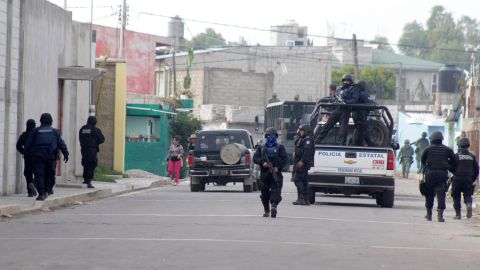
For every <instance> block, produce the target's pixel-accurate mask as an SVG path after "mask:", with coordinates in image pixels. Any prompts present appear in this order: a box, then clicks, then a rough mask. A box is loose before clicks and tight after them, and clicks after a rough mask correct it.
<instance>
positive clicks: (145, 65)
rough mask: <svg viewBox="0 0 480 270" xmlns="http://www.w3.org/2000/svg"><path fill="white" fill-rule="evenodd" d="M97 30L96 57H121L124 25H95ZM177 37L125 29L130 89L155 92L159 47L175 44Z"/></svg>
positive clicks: (140, 92)
mask: <svg viewBox="0 0 480 270" xmlns="http://www.w3.org/2000/svg"><path fill="white" fill-rule="evenodd" d="M93 29H94V30H95V31H96V33H97V43H96V46H97V49H96V55H95V56H96V57H97V58H98V57H101V56H105V57H108V58H121V57H120V29H117V28H112V27H107V26H102V25H94V26H93ZM173 43H174V38H168V37H160V36H154V35H150V34H146V33H139V32H133V31H129V30H126V31H125V60H126V61H127V92H129V93H136V94H147V95H154V94H155V55H156V48H157V47H161V46H172V45H173Z"/></svg>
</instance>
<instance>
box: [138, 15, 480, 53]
mask: <svg viewBox="0 0 480 270" xmlns="http://www.w3.org/2000/svg"><path fill="white" fill-rule="evenodd" d="M140 13H141V14H146V15H150V16H157V17H163V18H173V17H172V16H167V15H162V14H155V13H151V12H145V11H142V12H140ZM182 20H185V21H191V22H197V23H204V24H211V25H218V26H225V27H233V28H239V29H248V30H255V31H261V32H273V33H282V34H293V35H298V33H296V32H289V31H282V30H275V29H264V28H258V27H252V26H242V25H236V24H227V23H219V22H211V21H204V20H197V19H188V18H182ZM304 35H306V36H309V37H317V38H324V39H335V40H343V41H351V39H344V38H336V37H332V36H323V35H316V34H304ZM367 42H368V43H371V44H381V45H390V46H397V47H409V48H414V49H423V50H442V51H450V52H459V53H469V54H470V53H479V51H475V50H458V49H450V48H438V47H419V46H417V45H413V44H405V43H389V42H376V41H368V40H367ZM372 42H373V43H372Z"/></svg>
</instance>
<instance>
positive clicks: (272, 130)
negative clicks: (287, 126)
mask: <svg viewBox="0 0 480 270" xmlns="http://www.w3.org/2000/svg"><path fill="white" fill-rule="evenodd" d="M270 134H275V135H276V136H277V137H278V132H277V129H275V128H274V127H269V128H267V129H265V138H266V137H268V135H270Z"/></svg>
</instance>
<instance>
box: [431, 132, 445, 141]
mask: <svg viewBox="0 0 480 270" xmlns="http://www.w3.org/2000/svg"><path fill="white" fill-rule="evenodd" d="M430 141H432V142H433V141H443V135H442V133H441V132H440V131H435V132H433V133H432V135H430Z"/></svg>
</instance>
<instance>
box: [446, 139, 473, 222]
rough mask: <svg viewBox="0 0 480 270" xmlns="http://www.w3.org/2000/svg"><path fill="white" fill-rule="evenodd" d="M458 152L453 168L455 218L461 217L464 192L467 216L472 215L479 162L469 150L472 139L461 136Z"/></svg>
mask: <svg viewBox="0 0 480 270" xmlns="http://www.w3.org/2000/svg"><path fill="white" fill-rule="evenodd" d="M457 145H458V153H457V154H455V160H456V166H455V167H454V168H453V170H452V173H453V180H452V198H453V208H454V209H455V219H461V218H462V214H461V209H462V203H461V202H460V199H461V197H462V193H463V201H464V202H465V204H466V205H467V218H471V217H472V194H473V189H474V183H475V181H476V179H477V177H478V162H477V159H476V158H475V156H474V155H473V154H472V153H470V151H468V147H470V141H469V140H468V138H461V139H460V140H458V142H457Z"/></svg>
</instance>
